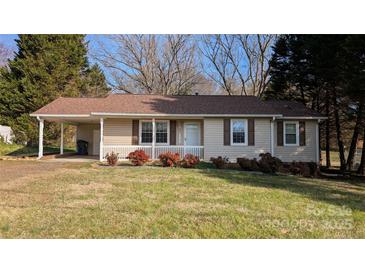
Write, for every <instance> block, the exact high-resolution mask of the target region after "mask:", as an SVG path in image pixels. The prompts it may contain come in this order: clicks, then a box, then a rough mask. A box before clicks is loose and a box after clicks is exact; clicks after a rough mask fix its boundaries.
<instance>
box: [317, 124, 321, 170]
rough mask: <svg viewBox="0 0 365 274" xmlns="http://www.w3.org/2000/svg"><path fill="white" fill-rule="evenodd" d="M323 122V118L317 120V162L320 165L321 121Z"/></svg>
mask: <svg viewBox="0 0 365 274" xmlns="http://www.w3.org/2000/svg"><path fill="white" fill-rule="evenodd" d="M320 122H321V119H318V120H317V123H316V163H317V164H318V165H319V164H320V163H319V162H320V156H319V153H320V149H319V148H320V143H319V123H320Z"/></svg>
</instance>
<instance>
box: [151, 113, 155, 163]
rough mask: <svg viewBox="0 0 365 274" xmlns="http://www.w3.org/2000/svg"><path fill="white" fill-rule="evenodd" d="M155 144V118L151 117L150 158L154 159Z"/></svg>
mask: <svg viewBox="0 0 365 274" xmlns="http://www.w3.org/2000/svg"><path fill="white" fill-rule="evenodd" d="M155 146H156V120H155V118H152V159H156V155H155V153H156V152H155Z"/></svg>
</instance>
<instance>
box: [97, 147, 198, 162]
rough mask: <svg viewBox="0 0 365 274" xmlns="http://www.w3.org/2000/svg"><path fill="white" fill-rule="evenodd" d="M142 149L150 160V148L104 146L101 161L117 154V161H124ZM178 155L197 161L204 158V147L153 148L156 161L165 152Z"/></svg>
mask: <svg viewBox="0 0 365 274" xmlns="http://www.w3.org/2000/svg"><path fill="white" fill-rule="evenodd" d="M140 149H142V150H143V151H144V152H145V153H146V154H147V155H148V156H149V157H150V158H152V146H124V145H104V146H103V155H104V157H103V159H105V155H106V154H107V153H112V152H114V153H118V159H126V158H127V156H128V154H129V153H130V152H132V151H135V150H140ZM168 151H170V152H172V153H179V154H180V157H181V158H182V157H184V155H185V154H188V153H189V154H193V155H195V156H197V157H199V159H203V158H204V146H155V158H156V159H157V158H158V156H159V155H160V154H161V153H165V152H168Z"/></svg>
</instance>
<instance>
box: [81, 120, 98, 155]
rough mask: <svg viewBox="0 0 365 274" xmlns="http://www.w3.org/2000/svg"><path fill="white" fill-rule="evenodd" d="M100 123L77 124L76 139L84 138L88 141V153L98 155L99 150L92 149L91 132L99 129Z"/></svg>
mask: <svg viewBox="0 0 365 274" xmlns="http://www.w3.org/2000/svg"><path fill="white" fill-rule="evenodd" d="M99 129H100V125H98V124H81V125H78V126H77V133H76V134H77V138H76V139H77V140H84V141H86V142H88V143H89V145H88V151H87V152H88V154H89V155H98V154H99V151H95V152H94V151H93V132H94V130H99Z"/></svg>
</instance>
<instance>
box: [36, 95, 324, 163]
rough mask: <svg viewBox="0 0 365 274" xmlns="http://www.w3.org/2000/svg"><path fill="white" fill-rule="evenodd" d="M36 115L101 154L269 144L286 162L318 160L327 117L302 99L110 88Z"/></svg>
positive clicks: (208, 153) (234, 151)
mask: <svg viewBox="0 0 365 274" xmlns="http://www.w3.org/2000/svg"><path fill="white" fill-rule="evenodd" d="M31 116H34V117H37V119H38V121H39V157H42V156H43V126H44V121H45V120H46V121H50V122H57V123H61V132H62V134H63V123H69V124H74V125H76V126H77V140H80V139H81V140H85V141H87V142H88V143H89V147H88V153H89V154H90V155H99V157H100V160H104V159H105V155H106V154H107V153H110V152H112V151H113V152H116V153H118V154H119V156H118V157H119V158H120V159H125V158H126V157H127V155H128V153H129V152H131V151H134V150H136V149H142V150H144V151H145V152H146V153H147V154H148V155H149V156H150V157H151V158H152V159H156V158H158V155H159V154H160V153H163V152H166V151H171V152H178V153H179V154H180V155H185V154H186V153H192V154H194V155H196V156H198V157H199V158H201V159H203V160H206V161H209V159H210V158H211V157H217V156H227V157H228V158H229V159H230V160H231V161H235V160H236V158H237V157H247V158H255V157H256V158H258V157H259V154H260V153H264V152H269V153H271V154H272V155H274V156H276V157H278V158H280V159H281V160H282V161H284V162H290V161H293V160H295V161H304V162H309V161H314V162H319V136H318V123H319V121H320V120H321V119H326V117H323V116H322V115H320V114H319V113H317V112H315V111H313V110H311V109H309V108H306V107H305V106H304V105H302V104H300V103H295V102H288V101H262V100H260V99H258V98H256V97H254V96H219V95H191V96H160V95H135V94H111V95H109V96H107V97H105V98H62V97H61V98H58V99H56V100H54V101H53V102H51V103H49V104H48V105H46V106H44V107H42V108H41V109H39V110H37V111H36V112H34V113H32V114H31ZM61 153H63V137H62V136H61Z"/></svg>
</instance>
